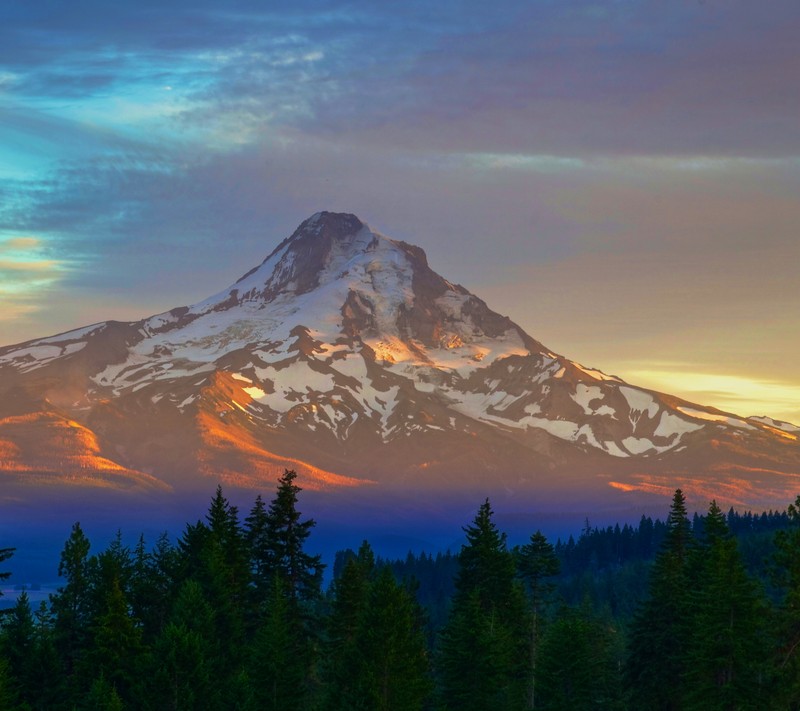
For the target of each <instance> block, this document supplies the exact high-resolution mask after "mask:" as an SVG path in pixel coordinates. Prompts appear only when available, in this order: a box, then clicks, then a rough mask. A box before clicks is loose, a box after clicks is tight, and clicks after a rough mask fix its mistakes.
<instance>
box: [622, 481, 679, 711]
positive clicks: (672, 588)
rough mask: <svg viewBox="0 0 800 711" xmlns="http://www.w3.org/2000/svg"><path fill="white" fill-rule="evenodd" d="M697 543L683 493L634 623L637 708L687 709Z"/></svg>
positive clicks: (631, 652) (631, 673)
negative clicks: (691, 563) (691, 570)
mask: <svg viewBox="0 0 800 711" xmlns="http://www.w3.org/2000/svg"><path fill="white" fill-rule="evenodd" d="M693 545H694V539H693V537H692V532H691V526H690V523H689V519H688V517H687V515H686V501H685V499H684V496H683V492H682V491H681V490H680V489H677V490H676V491H675V496H674V497H673V499H672V507H671V508H670V512H669V517H668V518H667V532H666V536H665V539H664V543H663V544H662V547H661V550H660V552H659V554H658V556H657V557H656V560H655V563H654V565H653V569H652V572H651V575H650V583H649V596H648V598H647V599H646V600H645V602H644V603H643V604H642V606H641V607H640V609H639V611H638V612H637V614H636V616H635V618H634V620H633V624H632V625H631V631H630V639H629V648H628V659H627V664H626V669H625V672H626V678H627V681H628V685H629V688H630V690H631V697H632V701H633V705H634V708H648V709H653V710H654V711H677V709H680V708H682V701H683V690H684V677H685V672H686V666H685V662H686V658H685V650H686V645H687V643H688V637H689V633H690V629H689V626H688V619H689V596H688V594H689V587H690V580H689V576H688V559H689V554H690V552H691V550H692V548H693Z"/></svg>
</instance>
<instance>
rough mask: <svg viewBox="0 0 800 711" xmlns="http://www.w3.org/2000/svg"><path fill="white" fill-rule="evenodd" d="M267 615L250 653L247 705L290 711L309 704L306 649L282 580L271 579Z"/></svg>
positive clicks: (255, 707)
mask: <svg viewBox="0 0 800 711" xmlns="http://www.w3.org/2000/svg"><path fill="white" fill-rule="evenodd" d="M272 586H273V589H272V593H271V595H270V598H269V604H268V606H267V614H266V617H265V619H264V621H263V623H262V625H261V627H260V629H259V630H258V632H257V634H256V637H255V640H254V642H253V645H252V649H251V652H250V654H249V665H248V668H249V672H250V679H252V680H253V683H252V684H251V693H250V703H249V708H252V709H254V710H255V709H259V710H261V709H264V711H267V710H269V711H284V710H285V711H292V710H293V709H305V708H308V705H309V704H308V703H307V697H308V689H306V685H307V684H306V681H307V680H306V673H307V671H308V666H309V664H308V649H307V648H306V647H305V645H304V644H303V641H304V637H303V635H302V634H301V632H300V630H298V629H297V619H296V617H294V616H293V615H292V614H291V610H290V607H289V600H288V599H287V596H286V592H285V591H284V589H283V581H282V580H281V579H280V578H278V577H277V576H276V577H275V578H273V581H272Z"/></svg>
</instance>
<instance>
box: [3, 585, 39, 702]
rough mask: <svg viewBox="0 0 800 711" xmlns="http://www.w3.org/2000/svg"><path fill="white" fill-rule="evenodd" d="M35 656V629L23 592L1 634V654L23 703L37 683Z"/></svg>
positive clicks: (28, 604) (26, 595) (28, 602)
mask: <svg viewBox="0 0 800 711" xmlns="http://www.w3.org/2000/svg"><path fill="white" fill-rule="evenodd" d="M35 653H36V626H35V622H34V619H33V612H32V611H31V606H30V601H29V600H28V594H27V593H26V592H24V591H23V592H22V593H21V594H20V596H19V597H18V598H17V602H16V604H15V605H14V607H13V608H12V609H11V610H10V612H9V614H8V616H7V618H6V619H5V621H4V623H3V627H2V634H1V635H0V655H5V658H6V659H7V661H8V668H9V674H10V677H11V678H13V679H14V680H15V681H16V683H17V685H18V686H19V689H20V690H21V694H20V696H21V700H22V701H28V695H27V691H28V690H29V689H30V688H31V687H32V686H33V684H34V683H35V680H36V667H35V666H33V665H34V664H35V661H36V659H35ZM0 708H2V706H0Z"/></svg>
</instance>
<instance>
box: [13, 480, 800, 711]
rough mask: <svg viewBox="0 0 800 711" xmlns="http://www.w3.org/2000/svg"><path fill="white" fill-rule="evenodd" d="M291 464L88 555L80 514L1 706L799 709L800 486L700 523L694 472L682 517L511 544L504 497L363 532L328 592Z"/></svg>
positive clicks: (22, 632)
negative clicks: (425, 548) (437, 548)
mask: <svg viewBox="0 0 800 711" xmlns="http://www.w3.org/2000/svg"><path fill="white" fill-rule="evenodd" d="M294 480H295V474H294V472H291V471H287V472H285V474H284V476H283V477H282V478H281V479H280V480H279V482H278V487H277V490H276V494H275V497H274V499H273V500H272V501H271V502H270V503H269V504H266V503H265V502H263V501H262V500H261V498H260V497H259V498H257V499H256V501H255V503H254V505H253V507H252V509H251V510H250V512H249V513H248V514H247V515H246V516H245V517H244V518H242V517H240V514H239V511H238V510H237V508H236V507H235V506H232V505H231V504H230V503H229V502H228V501H227V500H226V499H225V497H224V496H223V494H222V491H221V490H220V489H218V490H217V492H216V494H215V496H214V497H213V499H212V501H211V504H210V506H209V509H208V512H207V514H206V516H205V519H204V520H202V521H197V522H196V523H195V524H189V525H187V526H186V528H185V530H184V531H183V533H182V535H181V536H180V537H179V538H178V540H177V541H176V542H175V543H172V542H170V541H169V540H168V538H167V537H166V536H162V537H161V538H159V540H158V541H156V543H155V545H154V546H153V547H152V548H148V546H147V545H146V543H145V541H144V540H141V539H140V541H139V543H138V544H137V545H136V546H134V547H133V548H132V549H131V548H129V547H127V546H125V545H124V544H123V543H122V541H121V540H120V538H119V537H118V538H117V539H116V540H115V541H113V542H112V543H111V545H110V546H109V547H108V548H107V549H106V550H104V551H102V552H100V553H97V554H94V555H90V545H89V541H88V539H87V538H86V536H85V535H84V534H83V531H82V530H81V528H80V525H79V524H76V525H75V526H74V527H73V529H72V532H71V535H70V536H69V539H68V540H67V542H66V544H65V546H64V550H63V552H62V555H61V561H60V565H59V575H60V576H61V577H62V578H63V580H64V584H63V586H62V587H60V588H59V590H58V591H57V593H56V594H54V595H53V596H51V599H50V603H49V604H45V603H42V604H41V606H40V607H39V608H38V609H37V610H35V611H34V610H32V609H31V607H30V604H29V601H28V599H27V596H26V595H25V594H22V595H21V596H20V598H19V599H18V602H17V604H16V605H15V606H14V607H13V608H11V609H10V611H9V612H8V613H7V614H6V616H5V619H4V620H3V621H2V627H1V628H0V709H10V710H22V709H37V710H38V709H48V710H50V709H54V710H56V711H58V710H59V709H187V710H188V709H244V710H247V709H286V710H291V709H298V710H299V709H312V710H314V709H319V710H320V711H326V710H330V711H334V710H340V709H341V710H344V709H350V710H356V709H359V710H360V709H363V710H365V711H366V710H368V709H369V710H371V709H376V710H381V711H382V710H389V709H398V710H402V711H413V710H414V709H420V710H421V709H449V710H451V711H455V710H456V709H457V710H458V711H484V710H486V709H509V710H516V709H546V710H556V709H559V710H561V709H563V710H566V709H569V710H575V711H580V710H582V709H619V710H623V709H632V710H639V709H648V710H649V709H663V710H664V711H667V710H679V709H680V710H683V709H686V710H689V711H691V710H693V709H698V710H699V709H703V710H705V709H711V710H713V709H720V710H722V709H751V708H752V709H796V708H800V652H798V649H799V648H800V498H798V501H797V502H795V504H793V505H791V506H789V508H788V510H787V511H786V512H781V513H774V514H773V513H770V514H765V515H763V516H762V515H759V516H753V515H751V514H737V513H735V512H729V513H728V514H727V515H725V514H723V512H721V511H720V510H719V508H718V507H717V506H716V504H715V503H713V502H712V504H711V506H710V508H709V511H708V513H707V514H706V515H705V516H696V517H695V518H694V520H690V519H689V517H688V516H687V513H686V507H685V501H684V498H683V495H682V493H681V492H680V491H677V492H676V493H675V497H674V499H673V502H672V507H671V510H670V513H669V517H668V518H667V520H666V521H663V522H661V521H652V520H650V519H648V518H646V517H643V518H642V520H641V521H640V523H639V525H638V526H623V527H619V526H616V527H608V528H605V529H598V528H592V527H591V526H590V525H589V524H588V522H587V524H586V526H585V527H584V530H583V531H582V532H581V534H580V536H579V538H578V540H574V539H572V538H570V539H569V540H567V541H566V542H561V541H558V542H557V543H556V544H555V545H552V544H551V543H549V542H548V541H547V539H546V538H545V537H544V536H543V535H542V534H541V533H540V532H536V533H534V534H533V535H532V536H531V537H530V539H529V540H528V541H527V542H526V543H525V544H524V545H521V546H517V547H514V548H512V547H510V546H509V545H508V543H507V540H506V536H505V534H504V533H502V532H501V531H500V530H499V529H498V527H497V525H496V523H495V521H494V518H493V511H492V508H491V505H490V503H489V501H488V500H487V501H485V502H484V503H483V504H482V505H481V506H480V507H479V509H478V512H477V514H476V516H475V518H474V520H473V521H472V522H471V523H470V524H469V525H468V526H466V527H465V528H464V532H465V535H466V542H465V544H464V545H463V546H462V547H461V550H460V552H459V553H458V554H457V555H454V554H450V553H444V554H439V555H437V556H431V555H425V554H423V555H420V556H413V555H409V556H408V557H407V558H406V559H404V560H400V561H383V560H380V559H376V557H375V556H374V555H373V553H372V551H371V549H370V547H369V545H368V544H367V543H366V542H365V543H364V544H362V546H361V548H360V549H359V550H358V551H347V552H343V553H341V554H339V555H337V557H336V560H335V561H334V571H333V572H334V579H333V582H332V583H331V585H330V587H329V589H328V590H327V591H325V592H323V590H322V572H323V564H322V562H321V561H320V559H319V557H317V556H312V555H309V554H308V553H307V552H306V551H305V542H306V540H307V538H308V536H309V534H310V532H311V529H312V528H313V526H314V522H313V520H310V519H306V520H304V519H303V518H302V516H301V514H300V513H299V511H298V510H297V496H298V493H299V491H300V490H299V488H298V487H297V486H296V485H295V483H294ZM735 534H739V536H740V539H739V540H741V541H743V542H744V541H751V542H752V541H758V543H757V544H756V545H755V546H751V549H752V550H757V549H759V548H761V549H762V551H764V552H766V555H767V558H768V562H767V563H766V564H765V563H764V562H761V563H760V564H759V565H757V566H755V568H757V569H753V568H752V567H751V569H748V566H747V564H746V561H745V558H744V557H743V555H742V548H743V546H742V545H741V544H740V543H739V542H738V541H737V535H735ZM767 541H768V543H767ZM11 553H12V550H11V549H0V563H2V564H3V565H4V567H5V566H7V565H8V563H7V561H8V560H9V558H10V556H11ZM758 576H761V580H763V582H761V580H759V577H758ZM3 577H7V573H0V579H2V578H3ZM767 588H768V589H767Z"/></svg>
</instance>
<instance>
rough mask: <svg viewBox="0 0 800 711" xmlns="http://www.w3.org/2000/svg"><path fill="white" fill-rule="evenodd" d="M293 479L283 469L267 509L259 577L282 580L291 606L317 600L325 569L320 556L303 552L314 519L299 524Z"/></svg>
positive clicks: (292, 476)
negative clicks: (262, 557) (267, 576)
mask: <svg viewBox="0 0 800 711" xmlns="http://www.w3.org/2000/svg"><path fill="white" fill-rule="evenodd" d="M296 478H297V473H296V472H294V471H292V470H289V469H286V470H285V471H284V474H283V476H282V477H281V478H280V479H279V480H278V489H277V492H276V494H275V498H274V499H273V500H272V502H271V503H270V505H269V510H268V511H267V515H266V520H265V524H266V534H265V542H266V544H267V545H266V549H265V550H264V559H263V563H262V571H263V572H262V574H268V575H269V576H270V577H272V576H274V575H278V576H279V577H280V578H281V579H283V580H284V581H285V584H286V590H287V593H288V595H289V597H290V599H291V600H292V601H293V602H308V601H314V600H317V599H318V598H319V597H320V588H321V585H322V572H323V570H324V568H325V566H324V565H323V564H322V562H321V559H320V556H318V555H316V556H312V555H309V554H308V553H306V552H305V551H304V550H303V547H304V545H305V543H306V540H307V539H308V537H309V536H310V535H311V529H312V528H313V527H314V526H315V525H316V522H315V521H314V519H307V520H305V521H301V520H300V517H301V514H300V512H299V511H298V510H297V495H298V493H299V492H300V491H301V489H300V487H299V486H297V485H296V484H295V483H294V480H295V479H296Z"/></svg>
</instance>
